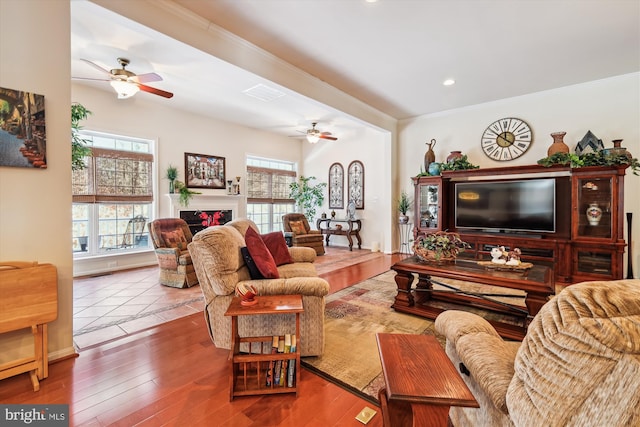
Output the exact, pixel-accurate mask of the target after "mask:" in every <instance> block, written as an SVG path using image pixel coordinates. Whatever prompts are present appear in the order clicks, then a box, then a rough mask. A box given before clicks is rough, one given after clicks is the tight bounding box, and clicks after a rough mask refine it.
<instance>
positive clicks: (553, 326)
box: [435, 280, 640, 427]
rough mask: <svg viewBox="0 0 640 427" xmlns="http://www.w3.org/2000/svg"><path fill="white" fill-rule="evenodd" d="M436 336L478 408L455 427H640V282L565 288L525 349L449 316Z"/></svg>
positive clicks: (481, 324)
mask: <svg viewBox="0 0 640 427" xmlns="http://www.w3.org/2000/svg"><path fill="white" fill-rule="evenodd" d="M435 327H436V330H437V331H438V332H439V333H441V334H443V335H444V336H445V337H446V352H447V354H448V356H449V358H450V359H451V361H452V362H453V364H454V365H455V366H456V367H458V366H460V368H461V369H460V370H461V371H462V372H466V373H462V374H461V376H462V378H463V379H464V381H465V382H466V383H467V385H468V386H469V389H470V390H471V391H472V392H473V394H474V396H475V397H476V400H477V401H478V403H479V404H480V408H477V409H476V408H456V407H452V408H451V410H450V412H449V416H450V418H451V421H452V423H453V425H454V426H457V427H460V426H492V427H493V426H514V425H515V426H536V427H537V426H542V425H544V426H563V427H564V426H581V427H583V426H607V427H612V426H632V425H633V426H637V425H640V280H618V281H597V282H584V283H580V284H576V285H572V286H569V287H567V288H566V289H564V290H563V291H562V292H560V293H559V294H558V295H557V296H556V297H555V298H553V299H551V300H550V301H549V302H547V303H546V304H545V305H544V306H543V307H542V309H541V310H540V311H539V312H538V314H537V315H536V317H535V318H534V319H533V321H532V323H531V324H530V325H529V328H528V332H527V335H526V336H525V338H524V340H523V341H522V343H520V342H509V341H505V340H503V339H502V338H501V337H500V336H499V335H498V334H497V333H496V331H495V330H494V329H493V327H492V326H491V325H490V324H489V323H488V322H487V321H485V320H484V319H483V318H481V317H478V316H476V315H474V314H471V313H468V312H462V311H453V310H452V311H445V312H444V313H442V314H440V315H439V316H438V317H437V319H436V323H435Z"/></svg>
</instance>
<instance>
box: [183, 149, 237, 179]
mask: <svg viewBox="0 0 640 427" xmlns="http://www.w3.org/2000/svg"><path fill="white" fill-rule="evenodd" d="M224 174H225V158H224V157H218V156H209V155H206V154H194V153H184V175H185V177H184V182H185V183H186V185H187V188H227V187H226V184H225V175H224Z"/></svg>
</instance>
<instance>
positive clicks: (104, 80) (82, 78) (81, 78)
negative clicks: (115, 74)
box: [71, 77, 111, 82]
mask: <svg viewBox="0 0 640 427" xmlns="http://www.w3.org/2000/svg"><path fill="white" fill-rule="evenodd" d="M71 80H91V81H94V82H110V81H111V79H93V78H91V77H71Z"/></svg>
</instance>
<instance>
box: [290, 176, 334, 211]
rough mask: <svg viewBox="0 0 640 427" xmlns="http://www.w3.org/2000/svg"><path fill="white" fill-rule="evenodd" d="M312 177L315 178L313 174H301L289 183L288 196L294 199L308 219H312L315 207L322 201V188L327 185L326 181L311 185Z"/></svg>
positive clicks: (320, 204)
mask: <svg viewBox="0 0 640 427" xmlns="http://www.w3.org/2000/svg"><path fill="white" fill-rule="evenodd" d="M314 179H316V177H315V176H309V177H305V176H302V175H301V176H300V178H298V181H297V182H292V183H291V184H289V191H290V192H289V197H291V198H292V199H293V200H295V202H296V205H297V206H298V208H299V209H300V210H301V211H302V213H303V214H304V215H305V216H306V217H307V220H309V221H313V219H314V218H315V217H316V209H317V208H319V207H320V206H322V203H324V192H323V190H324V189H325V188H326V187H327V183H326V182H319V183H317V184H316V185H311V184H310V182H311V181H312V180H314Z"/></svg>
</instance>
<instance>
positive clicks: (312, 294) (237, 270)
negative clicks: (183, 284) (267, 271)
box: [189, 219, 329, 356]
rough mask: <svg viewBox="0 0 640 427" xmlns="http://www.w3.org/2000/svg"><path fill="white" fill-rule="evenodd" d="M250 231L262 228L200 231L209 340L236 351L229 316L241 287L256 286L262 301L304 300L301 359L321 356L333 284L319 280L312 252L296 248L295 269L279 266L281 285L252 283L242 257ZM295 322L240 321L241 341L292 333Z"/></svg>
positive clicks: (235, 224)
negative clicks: (264, 298) (272, 297)
mask: <svg viewBox="0 0 640 427" xmlns="http://www.w3.org/2000/svg"><path fill="white" fill-rule="evenodd" d="M249 227H252V228H253V229H254V230H255V231H258V227H257V226H256V225H255V224H254V223H253V222H252V221H250V220H248V219H238V220H234V221H231V222H228V223H226V224H225V225H220V226H215V227H209V228H207V229H206V230H203V231H200V232H199V233H197V234H196V235H195V236H194V237H193V241H192V242H191V243H190V244H189V252H190V253H191V259H192V260H193V265H194V266H195V270H196V274H197V276H198V280H199V282H200V288H201V289H202V293H203V295H204V298H205V304H206V305H205V309H204V315H205V318H206V320H207V325H208V327H209V335H210V336H211V338H212V339H213V342H214V344H215V346H216V347H219V348H230V347H231V318H230V317H229V316H225V315H224V313H225V311H226V310H227V308H228V307H229V304H230V303H231V299H232V298H233V297H234V293H235V289H236V286H238V285H239V284H251V285H253V286H254V287H255V288H256V290H257V291H258V298H260V295H290V294H299V295H302V305H303V307H304V312H303V313H302V314H301V316H300V336H301V342H300V343H299V344H298V346H299V348H300V354H301V356H319V355H321V354H322V352H323V350H324V305H325V302H324V297H325V295H327V294H328V293H329V283H327V281H326V280H324V279H321V278H319V277H318V274H317V272H316V269H315V266H314V265H313V261H314V260H315V258H316V253H315V251H314V250H312V249H310V248H304V247H291V248H288V251H289V254H290V255H291V258H292V259H293V261H294V262H293V263H292V264H284V265H280V266H278V274H279V276H280V278H278V279H259V280H252V279H251V277H250V273H249V269H248V267H247V266H246V264H245V261H244V258H243V256H242V254H241V248H242V247H244V246H246V243H245V240H244V235H245V233H246V231H247V229H248V228H249ZM292 328H295V317H294V315H291V314H282V315H256V316H240V317H239V318H238V330H239V333H240V336H272V335H284V334H285V333H291V332H292ZM293 330H295V329H293Z"/></svg>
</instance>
